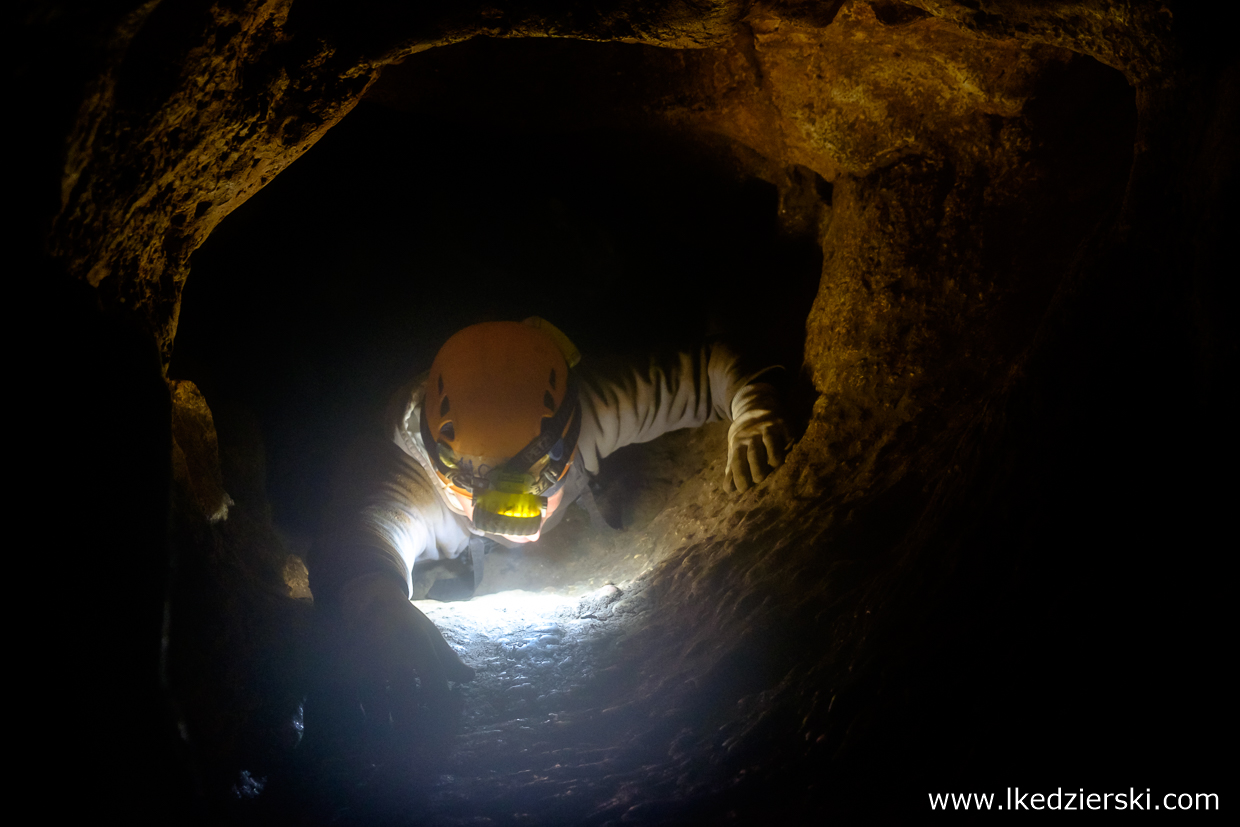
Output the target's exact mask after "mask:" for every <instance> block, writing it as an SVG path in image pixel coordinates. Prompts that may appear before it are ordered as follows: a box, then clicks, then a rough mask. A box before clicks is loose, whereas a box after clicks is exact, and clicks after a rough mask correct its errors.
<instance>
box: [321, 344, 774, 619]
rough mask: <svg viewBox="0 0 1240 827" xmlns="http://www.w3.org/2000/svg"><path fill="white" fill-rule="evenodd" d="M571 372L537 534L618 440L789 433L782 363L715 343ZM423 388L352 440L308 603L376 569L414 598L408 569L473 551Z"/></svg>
mask: <svg viewBox="0 0 1240 827" xmlns="http://www.w3.org/2000/svg"><path fill="white" fill-rule="evenodd" d="M573 370H574V372H575V373H576V375H577V381H578V398H579V401H580V405H581V416H582V422H581V433H580V435H579V436H578V439H577V454H576V456H575V458H574V460H573V462H572V465H571V466H570V467H569V470H568V472H567V478H566V480H565V482H564V486H563V490H564V495H563V497H562V499H560V502H559V505H558V507H556V508H555V510H554V511H553V512H552V513H550V514H548V515H547V519H546V521H545V523H544V524H543V528H542V530H543V531H548V530H550V529H552V528H554V527H555V525H556V524H557V523H558V522H559V521H560V520H561V519H562V518H563V516H564V512H565V510H566V509H567V508H568V506H569V505H570V504H572V503H573V502H574V501H575V500H576V499H577V498H578V497H579V496H580V495H581V494H582V493H583V492H584V491H585V490H586V486H587V483H588V480H589V477H590V476H592V475H594V474H597V473H598V469H599V460H600V459H602V458H604V457H607V456H609V455H610V454H611V453H612V452H614V451H615V450H616V449H618V448H621V447H623V446H625V445H630V444H632V443H636V442H648V441H650V440H652V439H655V438H656V437H659V436H661V435H663V434H665V433H668V432H669V431H675V430H678V429H680V428H692V427H697V426H699V425H704V424H706V423H708V422H718V421H722V420H731V421H732V426H731V428H730V429H729V433H728V442H729V452H731V451H732V450H734V445H735V443H736V442H737V440H738V439H739V438H741V437H743V436H744V434H746V433H747V434H750V435H753V434H756V433H758V432H759V431H761V430H763V429H764V428H767V427H770V426H771V425H772V424H775V425H777V426H778V430H779V433H780V434H781V435H783V436H784V437H786V431H784V430H783V422H782V416H781V413H780V406H779V402H778V396H777V394H776V392H775V389H774V388H773V387H772V386H771V385H770V384H769V383H767V382H766V381H764V380H765V379H767V378H769V377H770V375H771V372H772V371H777V370H779V369H778V368H766V369H763V370H759V371H746V370H744V369H743V368H742V367H741V360H740V358H739V357H738V356H737V354H736V353H735V352H734V351H733V350H732V349H731V348H729V347H728V346H726V345H724V344H722V343H710V344H705V345H702V346H701V347H700V348H698V349H697V350H696V351H682V352H679V353H671V354H666V355H661V356H652V357H650V358H649V360H648V361H646V362H645V363H635V362H618V361H617V362H611V363H603V364H599V365H592V364H589V362H588V360H587V361H583V362H582V364H580V365H578V366H577V367H576V368H574V369H573ZM424 385H425V375H424V376H422V377H419V378H418V379H416V380H415V381H413V382H412V383H410V384H409V385H407V386H406V387H405V388H403V389H402V390H401V391H399V392H398V393H397V395H396V396H395V397H394V398H393V400H392V403H391V404H390V405H389V408H388V411H387V415H386V417H385V422H384V429H383V433H382V435H381V436H378V435H370V436H368V437H364V438H363V439H362V440H360V441H359V442H358V443H357V444H356V445H354V447H353V450H352V451H351V452H350V455H349V457H348V460H347V461H346V464H345V466H344V467H343V468H342V469H341V473H340V474H339V475H338V479H337V483H336V486H335V491H334V492H333V495H332V505H331V507H330V508H329V509H328V513H327V515H326V519H325V525H324V528H323V531H322V532H321V534H320V536H319V539H318V541H317V543H316V545H315V548H314V549H313V551H312V552H311V555H310V560H309V561H308V562H309V564H310V576H311V588H312V590H313V591H314V594H315V599H316V602H317V601H320V600H323V599H326V600H331V599H332V598H334V597H335V596H336V595H338V594H339V591H340V589H341V588H342V587H343V586H344V585H345V583H347V582H348V581H350V580H352V579H354V578H357V577H361V576H362V575H368V574H372V573H374V572H380V571H386V572H389V573H391V574H392V575H393V576H395V577H399V578H400V580H401V581H402V582H403V583H404V584H405V588H406V593H407V594H409V595H412V593H413V588H414V585H413V572H414V567H415V566H417V565H418V564H419V563H421V562H423V561H433V560H442V559H451V558H456V557H458V556H459V555H461V554H463V553H464V552H465V550H466V549H467V548H469V541H470V537H471V535H481V534H482V532H479V531H477V530H475V529H474V528H473V527H472V525H471V523H470V522H469V520H468V519H466V518H465V517H464V516H463V515H462V514H460V513H458V512H456V511H455V510H454V509H453V508H451V507H449V505H448V503H447V501H446V499H445V497H444V496H443V495H442V491H441V489H442V488H443V486H442V483H441V482H440V481H439V478H438V476H437V475H436V474H435V472H434V469H433V466H432V464H431V460H430V458H429V457H428V456H427V453H426V448H425V446H424V445H423V443H422V434H421V430H420V417H421V412H422V411H421V409H422V399H423V395H424V393H425V387H424ZM778 447H779V448H780V449H782V448H783V447H785V446H783V445H780V446H778ZM484 536H490V535H484ZM495 539H497V540H498V541H499V542H501V543H504V544H505V545H511V543H509V542H507V541H505V540H503V539H501V538H495Z"/></svg>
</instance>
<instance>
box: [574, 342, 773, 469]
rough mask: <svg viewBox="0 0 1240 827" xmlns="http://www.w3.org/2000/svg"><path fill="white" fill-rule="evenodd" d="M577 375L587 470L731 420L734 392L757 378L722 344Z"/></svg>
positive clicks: (594, 367)
mask: <svg viewBox="0 0 1240 827" xmlns="http://www.w3.org/2000/svg"><path fill="white" fill-rule="evenodd" d="M579 370H580V381H581V405H582V426H581V436H580V438H579V439H578V447H579V449H580V452H581V458H582V461H583V463H584V464H585V467H586V470H587V471H589V472H590V473H591V474H597V473H598V469H599V460H600V459H603V458H604V457H607V456H609V455H610V454H611V453H613V452H614V451H616V450H617V449H618V448H621V447H623V446H625V445H631V444H633V443H635V442H649V441H650V440H652V439H655V438H657V437H660V436H662V435H663V434H666V433H668V432H669V431H675V430H679V429H680V428H694V427H697V426H699V425H705V424H706V423H708V422H720V421H728V420H730V419H732V415H733V410H732V401H733V399H734V398H735V397H736V395H737V392H738V391H740V390H741V389H742V388H744V387H746V386H747V385H749V384H750V383H752V382H754V381H755V380H756V379H757V378H758V377H759V375H761V374H765V373H766V372H768V371H770V370H777V368H764V369H759V370H753V369H752V366H747V365H745V364H743V362H742V360H741V358H740V357H739V356H738V355H737V353H736V352H735V351H734V350H732V349H731V348H730V347H729V346H728V345H726V344H724V343H722V342H715V343H708V344H704V345H702V346H701V347H700V348H697V349H696V350H691V351H681V352H676V353H666V354H656V355H653V356H651V357H649V359H648V360H646V361H644V362H632V361H630V362H621V361H604V362H600V363H598V364H589V365H587V364H583V365H582V367H581V368H580V369H579Z"/></svg>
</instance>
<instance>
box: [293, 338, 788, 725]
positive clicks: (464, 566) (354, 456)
mask: <svg viewBox="0 0 1240 827" xmlns="http://www.w3.org/2000/svg"><path fill="white" fill-rule="evenodd" d="M778 371H779V369H778V368H770V367H767V368H758V369H756V370H754V369H749V368H747V367H746V366H744V361H743V360H742V359H741V357H739V356H738V355H737V354H736V353H735V352H734V351H733V350H732V349H731V348H730V347H729V346H728V345H726V344H724V343H722V342H718V341H716V342H710V343H707V344H703V345H702V346H701V347H700V348H698V349H697V350H695V351H691V352H690V351H685V352H679V353H673V354H667V355H664V356H651V357H650V358H649V360H648V361H647V362H645V363H643V364H637V363H619V364H608V363H606V362H605V361H604V362H603V363H602V364H599V365H591V364H590V363H589V362H585V363H582V362H581V356H580V354H579V353H578V351H577V349H576V347H575V346H574V345H573V344H572V342H571V341H570V340H569V339H568V337H566V336H565V334H564V333H563V332H561V331H560V330H559V329H558V328H556V327H554V326H553V325H551V324H550V323H548V322H546V321H545V320H543V319H539V318H537V317H534V318H530V319H527V320H525V321H524V322H486V323H481V324H476V325H472V326H470V327H467V328H465V329H464V330H461V331H460V332H458V333H457V334H455V335H454V336H452V337H451V338H450V339H449V340H448V341H447V343H445V344H444V346H443V347H442V348H441V349H440V351H439V353H438V355H437V356H436V357H435V360H434V362H433V363H432V365H431V367H430V370H429V371H428V372H427V373H425V374H423V375H421V376H419V377H418V378H417V379H415V380H414V381H413V382H411V383H410V384H409V385H408V386H406V387H405V388H403V389H401V390H400V391H399V392H398V393H397V394H396V395H395V397H394V398H393V401H392V404H391V406H390V409H389V411H388V412H387V415H386V416H385V417H384V420H383V422H384V425H383V427H384V430H385V431H386V433H384V434H383V435H382V436H379V435H375V436H371V437H363V438H362V439H360V440H359V441H358V442H357V443H356V444H355V446H354V447H353V449H352V450H351V451H350V452H349V457H348V459H347V460H346V462H345V464H344V467H343V468H342V470H341V471H340V473H339V479H338V481H337V483H336V485H335V492H334V502H333V504H332V506H331V507H330V509H329V513H328V516H327V517H326V520H325V525H324V528H323V530H322V532H321V535H320V537H319V539H318V540H317V541H316V544H315V547H314V549H313V551H312V553H311V556H310V559H309V561H308V564H309V571H310V582H311V586H312V588H313V589H314V593H315V595H316V600H317V602H318V604H319V607H320V612H321V613H322V614H323V615H324V616H325V619H324V625H325V626H326V628H327V629H328V637H329V639H330V640H331V644H329V646H328V651H327V655H326V657H327V658H328V660H329V663H328V666H327V672H328V674H329V675H331V676H332V677H331V678H329V679H328V681H327V684H328V685H329V688H325V689H323V690H322V692H323V694H324V695H326V696H328V697H330V698H332V699H333V701H334V702H336V703H343V704H344V705H345V706H359V705H360V708H361V709H362V710H363V715H364V716H366V717H374V716H379V717H380V718H390V719H391V721H392V723H393V724H394V725H396V726H400V725H402V724H407V722H408V719H411V718H413V717H416V715H417V710H418V709H419V698H420V699H421V702H430V703H431V704H432V706H433V707H435V706H437V707H442V706H443V703H442V701H443V699H444V698H445V697H446V693H447V691H448V685H449V682H461V681H468V680H470V679H472V678H473V676H474V670H473V669H472V668H470V667H469V666H468V665H466V664H465V663H463V662H462V661H461V659H460V657H459V656H458V655H457V654H456V652H454V651H453V650H452V648H451V647H450V646H448V644H447V643H446V642H445V641H444V639H443V637H442V635H441V634H440V633H439V631H438V630H437V629H436V628H435V627H434V626H433V625H432V623H431V622H430V620H428V619H427V617H426V615H425V614H423V613H422V612H421V611H420V610H419V609H417V608H416V607H415V606H413V605H412V604H411V603H410V599H411V598H413V599H419V598H424V597H431V598H438V599H453V598H457V599H459V598H462V597H463V598H468V597H469V596H470V595H472V593H473V591H474V587H475V586H476V585H477V584H478V582H480V581H481V577H482V571H483V567H484V561H485V555H486V550H487V548H488V546H489V545H492V544H494V543H500V544H503V545H506V546H516V545H518V544H522V543H529V542H534V541H536V540H538V539H539V537H540V536H541V534H542V533H543V532H546V531H549V530H551V529H552V528H554V527H555V526H556V524H557V523H559V522H560V521H561V520H562V519H563V517H564V515H565V512H566V510H567V508H568V506H569V505H571V504H573V503H575V502H577V501H579V500H582V499H584V500H585V502H586V509H587V511H589V512H590V513H592V514H593V515H596V516H597V515H598V509H597V506H594V505H593V501H592V498H591V494H590V489H589V487H588V483H589V479H590V478H591V477H593V476H594V475H596V474H597V473H598V471H599V461H600V459H603V458H606V457H607V456H609V455H611V454H612V453H613V452H615V451H616V450H617V449H619V448H621V447H623V446H625V445H630V444H635V443H642V442H648V441H650V440H653V439H655V438H657V437H659V436H662V435H663V434H665V433H668V432H671V431H674V430H678V429H681V428H689V427H695V426H700V425H704V424H706V423H709V422H717V421H730V422H731V425H730V428H729V431H728V460H727V463H726V471H725V474H726V486H727V487H729V488H732V489H736V490H740V491H745V490H747V489H749V488H750V487H751V486H752V485H754V484H755V483H758V482H761V481H762V480H763V479H764V478H765V477H766V476H767V475H768V474H769V473H770V472H771V471H772V470H773V469H774V468H777V467H778V466H779V465H781V464H782V462H783V458H784V455H785V454H786V452H787V450H788V447H789V444H790V438H789V432H788V427H787V425H786V424H785V420H784V416H783V414H782V410H781V409H782V406H781V404H780V400H779V395H778V392H777V391H776V389H775V387H774V386H773V385H772V384H771V380H772V379H773V378H774V377H773V376H772V374H774V373H777V372H778ZM383 437H386V438H383ZM600 519H601V518H600ZM315 700H318V699H312V701H315Z"/></svg>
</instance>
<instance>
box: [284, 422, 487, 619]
mask: <svg viewBox="0 0 1240 827" xmlns="http://www.w3.org/2000/svg"><path fill="white" fill-rule="evenodd" d="M406 416H407V408H406ZM388 419H389V420H390V419H391V417H390V416H389V417H388ZM391 424H392V423H391V422H390V421H389V422H388V425H391ZM468 544H469V534H468V531H467V530H466V529H464V528H463V527H462V525H461V522H460V520H459V519H458V518H457V517H456V515H454V514H453V513H452V512H450V511H449V510H448V509H447V507H446V506H445V505H444V503H443V501H442V500H441V499H440V497H439V494H438V493H437V492H436V490H435V488H434V486H433V485H432V483H431V481H430V478H429V475H428V473H427V471H426V469H425V468H424V467H423V466H422V464H421V463H419V462H418V461H417V460H416V459H415V458H414V457H413V456H412V455H411V454H410V453H409V452H408V451H406V450H403V449H402V447H401V445H400V443H399V442H397V441H396V440H395V439H393V438H391V437H388V438H384V437H383V436H382V435H380V434H378V433H376V434H373V435H371V434H368V435H366V436H364V437H363V438H361V439H359V440H357V441H356V442H355V443H354V444H353V445H352V446H351V448H350V449H349V450H348V451H347V452H346V454H345V456H344V459H343V462H342V463H341V465H340V467H339V469H338V471H337V474H336V477H335V480H334V483H333V486H332V492H331V496H330V500H329V506H328V508H327V510H326V513H325V515H324V520H323V525H322V528H321V530H320V532H319V536H318V539H317V540H316V542H315V545H314V548H313V549H312V551H311V555H310V556H311V559H310V560H309V561H307V562H308V567H309V569H310V587H311V590H312V591H313V592H314V596H315V600H316V601H317V600H320V599H324V598H325V599H327V600H328V601H329V602H330V600H331V599H333V598H334V597H335V596H337V595H338V594H339V591H340V589H341V588H342V587H343V586H344V584H345V583H347V582H349V581H350V580H353V579H355V578H357V577H360V576H362V575H365V574H370V573H373V572H385V573H387V574H390V575H391V576H393V577H395V578H398V579H399V580H400V581H401V582H402V583H404V584H405V590H406V593H412V576H413V567H414V564H415V562H417V561H419V560H433V559H438V558H440V557H455V556H457V555H458V554H460V553H461V551H462V550H463V549H464V548H465V547H467V546H468Z"/></svg>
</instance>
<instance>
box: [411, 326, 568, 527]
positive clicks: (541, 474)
mask: <svg viewBox="0 0 1240 827" xmlns="http://www.w3.org/2000/svg"><path fill="white" fill-rule="evenodd" d="M579 359H580V356H579V355H578V353H577V349H576V348H575V347H574V346H573V344H572V342H570V341H569V340H568V338H567V337H566V336H565V335H564V334H563V333H561V332H560V331H559V330H558V329H557V328H555V327H554V326H553V325H551V324H550V323H549V322H546V321H544V320H543V319H539V318H537V317H534V318H531V319H527V320H525V321H524V322H484V323H482V324H476V325H472V326H470V327H467V328H465V329H464V330H461V331H459V332H457V333H456V334H454V335H453V336H452V337H451V338H450V339H448V341H447V342H446V343H444V346H443V347H442V348H440V349H439V353H438V354H437V355H436V356H435V361H434V362H432V363H431V371H430V374H429V375H428V376H427V380H426V395H425V397H424V401H423V404H422V419H421V430H422V442H423V444H424V445H425V446H426V451H427V453H428V454H429V455H430V459H431V462H432V463H433V464H434V466H435V471H436V472H437V473H438V475H439V478H440V481H441V482H443V483H444V484H445V485H446V486H448V487H449V488H451V489H452V490H453V491H454V492H455V493H456V494H457V495H458V496H463V497H466V498H470V499H472V502H473V522H474V526H475V527H476V528H477V529H479V530H480V531H486V532H490V533H494V534H509V535H514V536H528V535H533V534H536V533H538V531H539V529H540V528H541V526H542V518H543V517H544V516H545V515H546V508H547V495H548V493H549V492H550V491H551V490H552V489H553V488H554V487H556V486H557V485H558V484H559V483H560V482H561V481H562V480H563V479H564V476H565V474H566V473H567V472H568V468H569V465H570V464H571V463H572V457H573V451H574V449H575V448H576V445H577V435H578V434H579V433H580V431H581V412H580V407H579V405H578V401H577V386H576V378H575V376H574V375H573V373H572V371H571V367H572V366H573V365H575V364H576V363H577V362H578V361H579Z"/></svg>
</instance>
